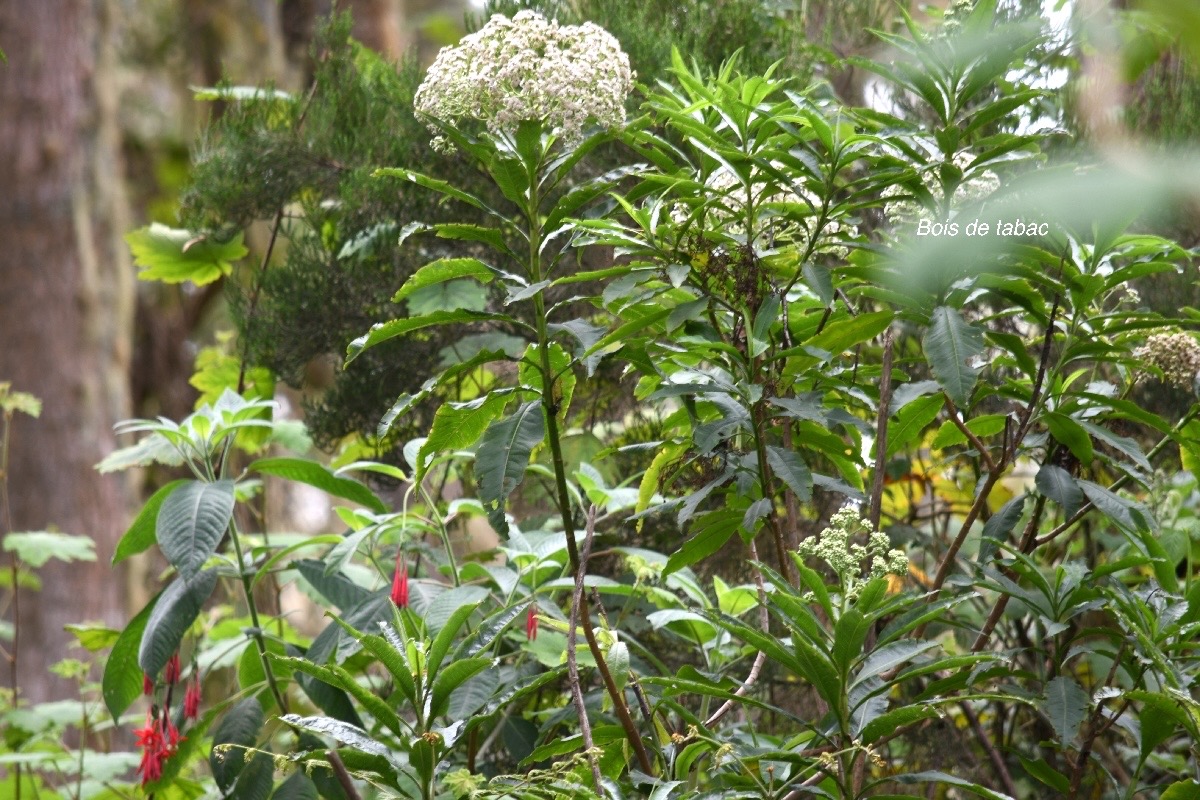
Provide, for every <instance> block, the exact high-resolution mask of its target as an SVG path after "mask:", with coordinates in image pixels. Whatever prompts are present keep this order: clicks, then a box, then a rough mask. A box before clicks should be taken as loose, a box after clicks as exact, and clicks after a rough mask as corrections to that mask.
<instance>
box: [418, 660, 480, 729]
mask: <svg viewBox="0 0 1200 800" xmlns="http://www.w3.org/2000/svg"><path fill="white" fill-rule="evenodd" d="M495 664H496V662H495V661H494V660H493V659H490V658H464V659H462V660H460V661H451V662H450V663H449V664H447V665H446V668H445V669H443V670H441V671H440V672H439V673H438V675H437V677H436V678H434V680H433V694H432V697H433V702H432V704H431V705H430V712H429V713H430V717H440V716H442V715H443V714H445V713H446V709H447V708H448V707H449V704H450V694H451V693H452V692H453V691H454V690H455V689H457V688H458V687H459V686H462V685H463V684H464V683H466V682H467V681H469V680H470V679H471V678H473V677H475V676H476V675H478V674H479V673H481V672H483V671H484V670H485V669H490V668H491V667H493V666H494V665H495Z"/></svg>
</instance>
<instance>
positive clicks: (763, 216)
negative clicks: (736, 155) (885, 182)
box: [671, 164, 858, 258]
mask: <svg viewBox="0 0 1200 800" xmlns="http://www.w3.org/2000/svg"><path fill="white" fill-rule="evenodd" d="M776 166H779V165H778V164H777V165H776ZM704 186H705V188H706V189H707V190H708V194H709V195H710V196H711V197H712V199H713V202H711V203H710V204H709V205H708V206H707V207H706V208H705V211H704V214H703V215H702V216H701V217H700V218H699V219H698V220H697V223H696V224H699V225H701V226H703V227H706V228H715V229H719V230H721V231H723V232H724V233H727V234H730V235H733V236H746V224H745V221H746V216H745V209H746V205H747V203H748V202H749V200H750V199H751V198H753V201H754V204H755V206H756V207H757V206H761V205H763V204H766V203H770V204H773V205H776V206H779V207H777V208H775V209H771V210H770V211H769V212H768V211H763V210H759V211H758V212H757V213H756V217H757V218H756V220H755V222H756V225H758V227H759V229H758V230H754V231H752V234H753V236H751V237H749V238H754V237H755V236H758V235H759V234H761V233H763V232H764V231H765V229H766V228H767V226H772V230H771V234H772V238H774V239H776V240H781V239H790V240H792V241H793V242H796V243H799V244H802V243H803V239H804V237H806V235H807V233H808V228H806V227H805V226H803V225H801V224H799V223H797V222H796V221H795V220H794V219H789V217H792V218H794V217H795V216H797V214H798V212H797V211H796V210H793V209H785V208H783V206H785V205H795V206H799V207H802V208H804V209H810V210H811V213H813V214H815V213H816V211H817V210H818V209H820V207H821V198H819V197H817V195H816V194H814V193H813V192H812V191H810V190H809V189H808V188H807V187H806V186H804V185H803V184H800V185H799V194H797V192H796V191H793V190H792V189H790V188H780V187H778V186H776V185H775V184H773V183H768V182H767V181H765V180H757V179H756V180H752V182H751V185H750V195H749V196H747V193H746V187H745V185H744V184H743V183H742V181H741V179H739V178H738V176H737V175H735V174H734V173H733V172H732V170H730V169H729V168H728V167H721V168H720V169H718V170H716V171H715V172H713V173H712V174H711V175H709V176H708V179H707V180H705V181H704ZM690 213H691V212H690V210H689V209H688V207H687V206H686V205H684V204H683V203H676V204H675V205H674V206H672V207H671V221H672V222H674V223H675V224H676V225H684V224H685V223H686V222H687V220H688V217H689V215H690ZM857 235H858V226H856V225H852V224H847V225H843V224H842V223H841V222H839V221H838V220H836V219H830V220H826V221H825V225H824V227H823V228H822V229H821V238H822V240H824V241H826V242H828V244H824V245H821V246H818V248H817V251H818V252H828V253H832V254H833V255H834V256H835V257H837V258H844V257H845V256H846V253H847V249H846V248H845V247H841V246H839V245H837V244H836V242H838V241H840V240H841V239H842V237H843V236H849V237H851V238H853V237H855V236H857Z"/></svg>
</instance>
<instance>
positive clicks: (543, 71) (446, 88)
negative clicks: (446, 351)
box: [349, 11, 654, 790]
mask: <svg viewBox="0 0 1200 800" xmlns="http://www.w3.org/2000/svg"><path fill="white" fill-rule="evenodd" d="M632 85H633V74H632V72H631V70H630V68H629V61H628V58H627V57H626V55H625V54H624V53H623V52H622V51H621V48H620V45H619V44H618V43H617V41H616V39H614V38H613V37H612V36H611V35H610V34H609V33H607V32H606V31H604V30H603V29H602V28H600V27H598V26H596V25H593V24H590V23H589V24H584V25H579V26H571V25H559V24H558V23H556V22H554V21H551V20H547V19H545V18H544V17H542V16H541V15H539V14H536V13H534V12H532V11H522V12H520V13H518V14H517V15H516V16H515V17H513V18H512V19H509V18H507V17H504V16H500V15H496V16H494V17H492V19H491V20H490V21H489V22H488V23H487V24H486V25H485V26H484V27H483V28H482V29H481V30H480V31H478V32H477V33H475V34H472V35H470V36H467V37H466V38H464V39H463V40H462V42H461V43H460V44H459V45H457V46H456V47H450V48H446V49H444V50H443V51H442V52H441V53H440V54H439V56H438V57H437V59H436V61H435V62H434V64H433V66H432V67H431V68H430V70H429V73H428V76H427V78H426V80H425V82H424V83H423V84H422V85H421V86H420V88H419V89H418V91H417V93H416V97H415V106H416V110H417V113H418V115H420V116H421V117H423V118H424V119H425V120H426V121H427V123H428V125H429V127H430V129H431V131H433V132H434V133H435V134H436V139H435V144H436V145H437V146H438V147H441V148H444V149H454V150H458V151H461V152H462V153H464V154H465V155H466V156H467V157H469V158H471V159H473V160H474V161H476V162H477V164H478V166H479V167H480V168H481V169H482V170H483V171H484V172H485V173H486V174H487V175H488V176H489V177H490V179H491V180H492V182H493V183H494V184H495V186H496V187H497V188H498V189H499V191H500V193H501V194H502V195H503V197H504V198H505V199H506V201H507V207H506V208H496V207H494V206H493V205H492V204H491V203H489V202H487V201H485V200H484V199H483V198H482V197H480V196H477V195H476V194H473V193H471V192H469V191H466V190H464V189H462V188H459V187H455V186H451V185H449V184H448V183H446V182H444V181H440V180H436V179H434V178H431V177H428V176H426V175H422V174H420V173H417V172H414V171H412V170H409V169H403V168H389V169H382V170H379V171H378V172H377V173H376V174H377V175H378V176H379V177H383V178H402V179H405V180H408V181H411V182H413V183H416V184H418V185H421V186H424V187H426V188H429V189H431V190H434V191H438V192H441V193H442V194H444V195H446V196H447V197H448V198H452V199H454V200H457V201H459V202H461V203H463V204H465V205H467V206H470V207H472V208H474V209H475V210H476V211H478V212H482V214H483V215H484V216H485V217H486V218H487V221H488V224H486V225H467V224H439V225H424V224H420V223H414V224H410V225H409V226H408V227H406V228H405V229H404V232H403V233H402V237H407V236H409V235H412V234H414V233H417V232H422V231H429V232H434V233H436V234H437V235H438V236H440V237H444V238H450V239H459V240H466V241H471V242H475V243H478V244H480V245H484V246H485V247H486V249H487V250H488V251H489V255H488V256H484V257H482V258H454V259H439V260H437V261H434V262H432V263H430V264H428V265H426V266H425V267H422V268H421V269H419V270H418V271H417V272H416V273H414V274H413V275H412V277H411V278H410V279H409V280H408V281H407V282H406V283H405V284H404V285H403V286H402V287H401V288H400V290H399V291H398V292H397V294H396V296H395V298H394V299H395V300H397V301H400V300H407V299H409V298H412V297H413V296H414V295H416V294H417V293H418V292H422V291H427V290H428V289H429V288H430V287H434V286H441V285H445V284H448V283H450V282H453V281H472V282H477V283H482V284H492V283H497V284H498V285H499V286H500V287H501V288H502V289H503V291H504V294H505V295H506V296H505V297H504V300H503V306H504V307H505V308H507V307H511V306H514V305H515V304H517V303H522V304H527V307H529V308H528V311H527V312H526V313H522V314H520V315H519V316H518V315H517V314H512V313H507V312H501V311H495V310H480V309H477V308H469V307H459V306H458V305H456V304H454V303H453V302H450V303H449V304H448V305H444V306H443V307H442V308H440V309H438V310H435V311H432V312H429V313H425V314H419V315H417V316H411V317H407V318H403V319H397V320H393V321H391V322H387V323H382V324H379V325H376V326H375V327H373V328H372V329H371V330H370V331H369V332H368V333H367V334H365V335H364V336H362V337H360V338H358V339H356V340H355V341H354V342H352V343H351V345H350V348H349V359H353V358H354V357H356V356H357V355H358V354H359V353H361V352H362V351H363V350H365V349H367V348H369V347H373V346H375V345H378V344H380V343H382V342H384V341H388V340H390V339H392V338H395V337H397V336H402V335H405V334H408V333H410V332H412V331H415V330H418V329H422V328H426V327H429V326H432V325H441V324H448V323H471V322H478V323H488V324H489V325H499V326H502V327H505V328H508V329H510V330H517V331H519V332H520V333H521V334H522V336H523V337H524V339H525V341H526V346H525V347H524V352H523V353H522V354H521V355H520V357H519V358H516V357H515V356H514V355H513V354H511V353H510V352H509V351H508V350H507V349H495V350H490V349H483V350H481V351H480V352H479V353H478V354H477V355H476V356H475V357H473V358H470V359H468V360H467V361H465V362H463V363H461V364H458V365H455V366H452V367H450V368H448V369H446V370H444V371H443V372H442V373H441V374H440V375H438V376H436V377H434V378H433V379H432V380H430V381H429V382H427V383H426V385H425V389H424V390H423V391H422V392H421V393H420V394H419V395H417V396H405V397H402V398H400V400H399V401H398V402H397V404H396V406H395V407H394V408H393V409H392V410H391V412H390V413H389V414H388V416H387V418H386V419H385V422H384V425H383V426H382V429H383V430H384V431H386V430H387V428H388V426H389V425H390V423H391V422H392V421H394V420H396V419H397V418H399V417H400V416H401V415H403V414H404V413H405V412H406V411H407V410H408V409H411V408H412V407H413V406H414V405H415V404H416V403H417V402H419V401H420V400H422V399H424V398H425V397H427V396H429V395H430V394H431V393H433V392H436V391H437V390H438V389H439V388H440V387H441V386H444V385H448V384H449V383H450V382H451V381H453V380H455V379H457V378H458V377H459V376H461V375H462V374H464V373H465V372H467V371H470V370H473V369H476V368H477V367H479V366H480V365H481V364H484V363H488V362H495V361H504V360H508V361H516V362H517V363H518V370H517V383H516V385H515V386H503V387H497V388H495V389H493V390H492V391H491V392H490V394H488V395H487V396H485V397H481V398H478V399H476V400H474V401H471V402H469V403H446V404H444V405H443V406H442V407H441V408H440V409H439V410H438V412H437V415H436V417H435V419H434V423H433V427H432V430H431V431H430V434H429V436H428V438H427V439H426V440H425V441H424V443H423V444H422V445H421V447H420V449H419V452H418V453H417V455H416V459H415V464H414V466H415V471H416V474H415V476H414V477H415V480H416V481H417V482H418V484H419V482H420V481H421V480H422V479H423V478H424V477H425V475H426V473H427V472H428V470H429V469H430V468H431V467H432V466H433V465H434V463H435V462H437V461H438V459H439V457H442V456H443V455H444V454H447V453H450V452H452V451H456V450H462V449H463V448H464V447H470V446H472V445H474V446H475V467H474V469H475V476H476V480H477V484H478V491H479V495H480V499H481V500H482V501H483V504H484V507H485V508H486V510H487V512H488V516H489V518H490V521H491V523H492V526H493V527H494V528H495V529H496V530H498V531H500V532H501V533H506V532H508V530H509V523H508V519H507V516H506V514H505V501H506V499H507V497H508V496H509V495H510V494H511V493H512V492H513V491H514V490H515V489H516V487H517V486H518V485H519V484H520V483H521V481H522V480H523V477H524V474H525V470H526V468H527V467H528V465H529V463H530V458H531V455H532V453H533V452H534V450H535V449H537V448H540V447H542V446H545V447H546V448H547V449H548V451H549V454H550V461H551V465H552V474H553V484H554V490H553V500H554V504H555V506H556V509H557V515H556V516H557V519H558V523H559V525H560V526H561V532H562V534H563V535H564V536H565V541H566V547H567V553H568V560H569V564H568V565H569V569H570V572H571V575H572V578H573V580H574V582H575V585H576V591H575V592H574V599H573V602H572V603H571V608H570V614H569V617H570V619H569V629H570V630H571V631H572V633H573V632H574V630H575V629H576V626H577V624H578V625H579V626H580V627H582V630H583V633H584V638H585V639H586V642H587V647H588V650H589V651H590V655H591V660H592V661H594V662H595V664H596V666H597V668H598V671H599V673H600V675H601V678H602V681H603V683H604V686H605V689H606V692H607V695H608V699H609V701H610V702H611V704H612V707H613V709H614V711H615V712H616V715H617V717H618V719H619V721H620V723H621V726H622V728H623V729H624V733H625V737H626V739H627V741H628V743H629V745H630V747H631V749H632V751H633V752H634V753H635V754H636V757H637V760H638V763H639V766H640V768H641V769H642V770H643V771H645V772H647V773H652V772H653V771H654V764H653V763H652V760H651V758H650V755H649V753H648V751H647V749H646V745H645V744H644V742H643V741H642V736H641V733H640V732H639V730H638V727H637V725H636V723H635V722H634V720H633V717H632V716H631V714H630V712H629V708H628V706H627V703H626V700H625V694H624V691H623V689H622V688H621V687H623V686H624V685H625V683H626V679H627V676H626V675H622V674H614V672H615V671H614V670H611V669H610V668H609V666H608V659H607V658H606V650H608V649H609V648H610V646H611V644H610V643H606V644H604V645H602V644H601V642H600V640H599V637H597V635H596V633H595V631H594V629H593V624H592V620H591V617H590V612H589V610H588V601H587V596H586V594H585V593H584V592H583V591H582V586H583V583H582V582H583V577H584V575H585V573H586V569H587V565H586V561H587V544H586V541H587V539H590V533H591V529H590V526H588V529H587V530H586V531H580V530H579V528H580V527H581V526H580V525H579V524H578V523H577V521H576V517H577V514H576V512H577V511H579V512H582V511H584V509H583V508H580V507H579V506H580V505H581V504H582V500H581V499H580V498H582V497H583V494H582V493H581V492H580V491H579V490H578V489H577V488H576V487H574V486H572V485H570V483H571V479H570V476H569V475H568V471H567V466H566V463H567V462H566V459H565V458H564V455H563V432H564V430H563V429H564V425H565V424H566V421H567V419H568V413H569V408H570V403H571V398H572V393H573V389H574V385H575V381H576V378H575V372H576V371H577V370H584V371H587V373H588V374H589V375H590V374H591V371H592V370H593V369H594V366H595V362H596V361H597V360H598V356H597V355H596V352H597V351H598V350H599V349H600V348H601V347H603V346H604V333H605V329H604V328H602V327H600V326H597V325H594V324H593V323H592V321H590V320H587V319H569V318H567V319H559V316H560V315H561V314H562V313H563V311H562V309H563V308H566V307H567V306H566V305H565V304H561V305H555V304H554V301H553V298H555V297H558V296H561V295H562V294H563V293H564V287H567V286H568V285H570V284H574V283H579V282H581V281H586V280H589V279H595V278H597V277H600V275H592V274H587V273H583V274H580V273H568V272H566V271H565V270H564V265H565V263H566V260H565V256H566V255H567V254H568V253H569V252H570V245H571V244H572V241H573V237H574V233H573V230H574V229H573V228H572V226H571V225H570V224H569V219H570V218H571V217H573V216H575V215H577V214H579V213H580V212H581V210H582V209H583V208H584V207H585V206H586V205H587V204H588V203H590V202H591V201H593V200H595V199H597V198H599V197H601V196H603V195H604V194H606V193H607V192H608V191H609V190H610V189H612V188H613V187H614V186H616V184H617V183H618V181H619V180H620V179H621V178H622V177H624V176H626V175H629V174H631V173H633V172H636V171H638V170H639V169H641V167H640V166H632V167H626V168H623V169H620V170H616V171H614V172H612V173H608V174H605V175H602V176H600V177H598V178H593V179H590V180H586V181H582V182H573V180H572V173H573V170H574V169H575V167H576V166H578V164H579V163H580V162H581V161H582V160H583V159H584V158H585V157H586V156H587V154H588V153H590V152H591V151H592V150H593V149H594V148H596V147H597V146H598V145H600V144H601V143H603V142H605V141H606V140H608V139H610V138H611V137H612V136H613V131H614V130H615V129H617V128H619V127H620V126H621V125H622V124H623V123H624V119H625V112H624V106H625V100H626V97H627V95H628V94H629V92H630V91H631V89H632ZM402 241H403V238H402ZM454 296H455V294H454V293H453V292H447V293H446V294H445V297H447V298H449V299H451V301H452V300H453V298H454ZM514 400H515V401H516V404H515V406H516V407H515V409H513V410H512V411H511V412H510V411H509V407H510V406H511V405H513V401H514ZM580 533H584V535H585V544H584V546H583V547H582V549H581V547H580V545H579V544H578V543H577V538H578V534H580ZM531 608H532V606H531ZM529 619H530V620H531V621H530V622H529V623H528V625H527V629H528V630H527V634H528V638H529V639H530V640H532V639H533V636H534V634H535V632H536V620H535V619H534V617H533V616H530V618H529ZM571 642H572V644H571V646H570V647H569V653H568V661H569V663H570V667H571V678H572V690H573V695H574V700H575V706H576V711H577V712H578V714H579V716H580V719H581V724H582V729H583V735H584V744H585V748H586V750H587V751H588V752H589V754H590V761H591V771H592V776H593V779H594V782H595V784H596V788H597V790H599V788H600V783H601V775H600V769H599V765H598V760H597V758H596V756H595V750H594V747H593V744H592V741H591V737H590V728H589V725H588V711H587V709H586V707H585V706H584V702H583V693H582V690H581V688H580V682H579V673H578V670H577V666H576V663H575V657H574V645H573V642H574V636H573V635H572V636H571Z"/></svg>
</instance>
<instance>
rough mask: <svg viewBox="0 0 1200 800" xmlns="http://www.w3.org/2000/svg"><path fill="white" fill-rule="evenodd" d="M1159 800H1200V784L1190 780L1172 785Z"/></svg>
mask: <svg viewBox="0 0 1200 800" xmlns="http://www.w3.org/2000/svg"><path fill="white" fill-rule="evenodd" d="M1158 800H1200V783H1197V782H1196V781H1194V780H1191V779H1190V778H1189V779H1188V780H1186V781H1177V782H1175V783H1172V784H1171V785H1170V786H1168V787H1167V788H1166V791H1164V792H1163V793H1162V795H1161V796H1160V797H1159V799H1158Z"/></svg>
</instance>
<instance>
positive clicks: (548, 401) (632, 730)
mask: <svg viewBox="0 0 1200 800" xmlns="http://www.w3.org/2000/svg"><path fill="white" fill-rule="evenodd" d="M537 172H538V170H537V169H536V168H534V169H531V170H530V173H529V203H528V206H527V207H526V208H525V209H524V211H525V217H526V220H527V221H528V223H529V237H528V238H529V264H528V269H529V276H530V278H531V279H532V280H531V283H532V284H536V283H539V282H540V281H541V280H542V253H541V250H542V225H541V219H540V216H539V213H538V211H539V206H540V205H541V199H540V197H539V195H538V175H537ZM533 306H534V314H535V316H536V318H537V319H536V322H537V347H538V356H539V363H540V367H541V373H542V393H541V394H542V411H543V413H544V414H545V416H546V439H547V440H548V441H549V443H550V454H551V458H552V460H553V464H554V483H555V486H556V490H557V504H558V513H559V516H560V517H561V519H562V524H563V534H564V535H565V536H566V540H567V557H568V558H569V560H570V562H571V576H572V577H573V578H574V579H575V580H577V581H578V580H582V578H581V575H583V574H584V573H583V570H582V568H581V565H580V559H579V547H578V546H577V545H576V543H575V523H574V520H573V519H572V515H571V496H570V492H569V491H568V490H567V469H566V461H565V459H564V458H563V452H562V441H561V438H560V435H559V430H558V411H559V408H558V403H557V402H556V401H555V399H554V383H555V374H554V370H553V368H552V366H551V364H550V336H549V333H548V330H547V325H546V300H545V297H544V296H543V292H541V291H539V292H538V293H537V294H535V295H534V296H533ZM579 618H580V620H581V622H582V624H583V635H584V637H585V638H586V639H587V644H588V650H589V651H590V652H591V654H592V658H593V659H594V660H595V662H596V670H597V671H598V672H599V673H600V677H601V679H602V680H603V681H604V688H605V690H606V691H607V692H608V695H609V697H610V698H611V699H612V703H613V709H614V710H615V711H616V713H617V718H618V719H619V720H620V721H621V727H622V728H623V729H624V730H625V737H626V738H627V739H628V740H629V744H630V745H631V746H632V747H633V750H634V752H635V753H637V757H638V763H639V765H640V766H641V769H642V771H643V772H645V773H646V774H647V775H653V774H654V766H653V764H651V762H650V756H649V754H648V753H647V752H646V746H645V745H644V744H643V743H642V738H641V736H640V735H639V734H638V731H637V726H636V725H635V724H634V722H633V717H632V716H631V715H630V713H629V706H628V704H626V702H625V696H624V695H623V694H622V692H621V690H620V689H618V688H617V684H616V682H615V681H614V680H613V678H612V673H611V672H610V671H609V668H608V663H607V662H606V661H605V660H604V653H603V651H601V649H600V644H599V643H598V642H597V641H596V634H595V632H594V631H593V630H592V626H591V614H590V613H589V612H588V603H587V595H586V594H583V595H581V597H580V599H579Z"/></svg>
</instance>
